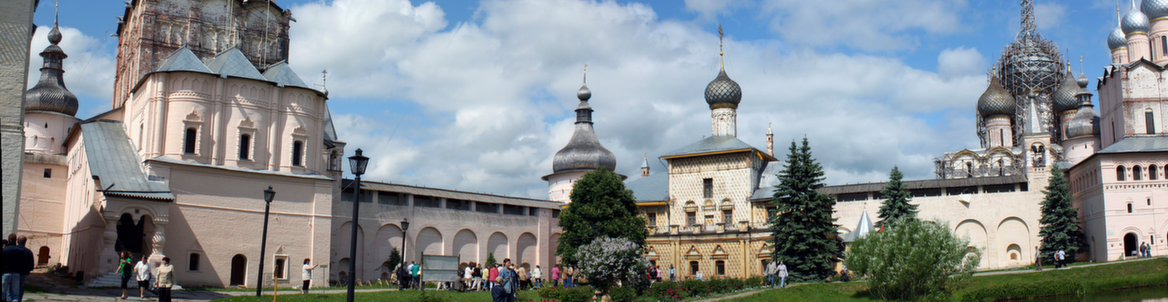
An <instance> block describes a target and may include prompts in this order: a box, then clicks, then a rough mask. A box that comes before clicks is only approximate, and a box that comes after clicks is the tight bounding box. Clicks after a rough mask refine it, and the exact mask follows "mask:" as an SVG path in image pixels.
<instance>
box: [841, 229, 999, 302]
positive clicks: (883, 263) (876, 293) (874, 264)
mask: <svg viewBox="0 0 1168 302" xmlns="http://www.w3.org/2000/svg"><path fill="white" fill-rule="evenodd" d="M885 225H886V227H885V229H884V230H883V231H881V232H875V233H869V234H868V235H867V236H865V237H862V238H860V239H858V240H856V242H854V243H852V246H851V248H850V249H849V250H848V255H847V258H846V259H847V265H848V268H850V269H851V270H852V272H854V273H855V276H856V277H857V278H858V277H859V276H868V291H869V293H871V294H872V296H873V297H876V298H880V299H885V300H913V299H918V298H922V297H926V296H934V295H938V294H943V293H944V291H945V290H948V289H949V287H950V286H951V285H952V284H954V283H955V282H958V281H960V280H962V279H964V278H965V277H968V276H969V275H970V274H971V273H972V272H973V270H974V269H975V268H976V267H977V263H978V260H979V258H980V254H981V252H980V251H978V250H972V251H967V250H966V247H967V246H969V239H967V238H958V237H957V236H954V235H953V233H952V232H950V231H949V226H948V225H947V224H941V223H936V222H930V221H921V220H896V221H891V222H887V224H885Z"/></svg>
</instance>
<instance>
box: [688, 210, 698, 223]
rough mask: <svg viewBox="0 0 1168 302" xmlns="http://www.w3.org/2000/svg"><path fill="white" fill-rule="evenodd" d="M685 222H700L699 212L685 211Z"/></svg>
mask: <svg viewBox="0 0 1168 302" xmlns="http://www.w3.org/2000/svg"><path fill="white" fill-rule="evenodd" d="M685 222H686V224H688V225H697V224H698V213H695V212H685Z"/></svg>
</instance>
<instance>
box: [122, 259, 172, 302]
mask: <svg viewBox="0 0 1168 302" xmlns="http://www.w3.org/2000/svg"><path fill="white" fill-rule="evenodd" d="M115 274H117V275H119V276H120V277H121V278H122V284H121V288H122V299H123V300H125V299H126V292H127V291H128V290H129V283H130V279H134V280H135V281H137V282H138V297H139V298H146V291H147V290H148V289H150V292H152V293H154V294H155V295H158V301H159V302H170V300H171V296H170V290H171V288H172V287H174V265H171V264H170V257H162V264H161V265H159V266H158V269H157V270H155V269H152V268H151V267H150V263H149V262H148V261H146V255H142V258H141V260H139V261H137V262H135V261H134V259H133V258H132V257H130V252H122V253H121V255H120V257H119V259H118V269H117V270H116V271H115ZM154 276H157V278H152V277H154ZM151 279H154V282H153V283H152V282H150V280H151ZM151 288H152V289H151Z"/></svg>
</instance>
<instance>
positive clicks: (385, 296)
mask: <svg viewBox="0 0 1168 302" xmlns="http://www.w3.org/2000/svg"><path fill="white" fill-rule="evenodd" d="M421 294H422V292H420V291H416V290H407V291H401V292H399V291H385V292H373V293H357V294H356V295H355V298H356V299H355V300H356V301H416V300H418V298H419V296H420V295H421ZM426 294H427V295H434V296H436V297H438V298H440V299H442V300H443V301H491V294H490V293H488V292H465V293H460V292H450V291H426ZM345 298H346V297H345V294H344V293H338V294H308V295H300V294H295V295H287V296H285V295H281V296H279V297H278V300H277V301H280V302H303V301H312V302H326V301H345ZM528 299H535V301H539V300H540V299H539V297H538V296H536V294H535V291H521V292H519V301H529V300H528ZM215 301H222V302H242V301H257V302H258V301H272V296H264V297H259V298H257V297H254V296H246V297H231V298H224V299H218V300H215Z"/></svg>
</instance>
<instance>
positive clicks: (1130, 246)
mask: <svg viewBox="0 0 1168 302" xmlns="http://www.w3.org/2000/svg"><path fill="white" fill-rule="evenodd" d="M1138 244H1139V239H1136V234H1135V233H1127V235H1123V255H1124V256H1125V257H1132V256H1136V251H1138V250H1139V245H1138Z"/></svg>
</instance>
